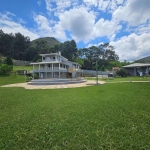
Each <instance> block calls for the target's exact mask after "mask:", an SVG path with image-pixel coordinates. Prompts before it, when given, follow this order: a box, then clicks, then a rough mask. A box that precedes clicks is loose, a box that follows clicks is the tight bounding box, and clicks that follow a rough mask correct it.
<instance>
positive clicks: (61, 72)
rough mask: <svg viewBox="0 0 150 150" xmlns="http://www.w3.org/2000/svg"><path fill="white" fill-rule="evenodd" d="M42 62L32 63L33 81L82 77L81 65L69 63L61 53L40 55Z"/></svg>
mask: <svg viewBox="0 0 150 150" xmlns="http://www.w3.org/2000/svg"><path fill="white" fill-rule="evenodd" d="M40 56H42V62H35V63H30V64H31V65H33V79H34V78H35V74H36V76H38V78H39V79H50V78H77V77H81V76H82V70H81V65H80V64H78V63H75V62H71V61H68V59H66V58H65V57H63V56H61V53H60V52H59V53H50V54H40Z"/></svg>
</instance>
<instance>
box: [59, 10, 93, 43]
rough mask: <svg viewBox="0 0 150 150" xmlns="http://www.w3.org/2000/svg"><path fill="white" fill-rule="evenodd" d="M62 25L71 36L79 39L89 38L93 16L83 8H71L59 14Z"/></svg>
mask: <svg viewBox="0 0 150 150" xmlns="http://www.w3.org/2000/svg"><path fill="white" fill-rule="evenodd" d="M59 19H60V24H61V25H62V27H63V28H64V29H66V30H68V31H70V32H71V35H72V37H73V38H74V39H75V40H77V41H79V40H83V39H89V37H91V34H92V33H91V31H92V29H93V26H94V22H95V16H94V14H93V13H92V12H87V11H86V10H85V9H84V8H80V9H72V10H70V11H66V12H64V13H63V14H61V15H60V16H59Z"/></svg>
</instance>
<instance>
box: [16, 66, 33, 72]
mask: <svg viewBox="0 0 150 150" xmlns="http://www.w3.org/2000/svg"><path fill="white" fill-rule="evenodd" d="M32 69H33V68H32V66H13V70H14V71H16V70H28V71H31V70H32Z"/></svg>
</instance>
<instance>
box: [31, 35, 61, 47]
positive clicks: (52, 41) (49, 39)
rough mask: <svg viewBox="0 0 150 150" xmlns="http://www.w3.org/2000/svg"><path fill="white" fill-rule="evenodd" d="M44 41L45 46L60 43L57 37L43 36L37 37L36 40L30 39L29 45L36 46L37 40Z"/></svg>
mask: <svg viewBox="0 0 150 150" xmlns="http://www.w3.org/2000/svg"><path fill="white" fill-rule="evenodd" d="M42 41H44V42H45V44H46V47H53V46H55V45H57V44H61V43H60V42H59V41H58V40H57V39H55V38H54V37H44V38H39V39H36V40H33V41H31V45H32V46H36V45H37V44H36V43H37V42H40V43H41V42H42Z"/></svg>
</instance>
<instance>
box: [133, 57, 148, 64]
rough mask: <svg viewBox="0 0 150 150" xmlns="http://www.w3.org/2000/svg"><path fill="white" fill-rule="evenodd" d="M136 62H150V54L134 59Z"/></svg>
mask: <svg viewBox="0 0 150 150" xmlns="http://www.w3.org/2000/svg"><path fill="white" fill-rule="evenodd" d="M135 62H136V63H150V56H148V57H145V58H142V59H139V60H136V61H135Z"/></svg>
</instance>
